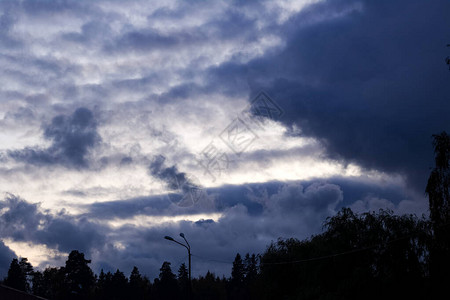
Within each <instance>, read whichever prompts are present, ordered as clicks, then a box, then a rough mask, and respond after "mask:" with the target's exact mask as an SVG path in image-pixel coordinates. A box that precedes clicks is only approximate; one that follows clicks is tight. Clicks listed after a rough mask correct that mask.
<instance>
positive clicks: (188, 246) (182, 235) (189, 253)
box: [164, 233, 191, 285]
mask: <svg viewBox="0 0 450 300" xmlns="http://www.w3.org/2000/svg"><path fill="white" fill-rule="evenodd" d="M180 236H181V237H182V238H183V240H184V241H185V242H186V244H187V245H185V244H183V243H180V242H178V241H177V240H175V239H174V238H173V237H171V236H168V235H166V236H165V237H164V238H165V239H166V240H169V241H172V242H174V243H177V244H178V245H181V246H183V247H185V248H186V249H187V251H188V256H189V285H191V246H190V245H189V243H188V241H187V240H186V237H185V236H184V233H180Z"/></svg>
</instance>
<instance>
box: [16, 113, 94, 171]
mask: <svg viewBox="0 0 450 300" xmlns="http://www.w3.org/2000/svg"><path fill="white" fill-rule="evenodd" d="M44 137H45V138H46V139H48V140H50V141H52V145H51V146H50V147H49V148H47V149H44V150H42V149H38V148H26V149H23V150H16V151H9V155H10V156H11V157H12V158H14V159H16V160H19V161H25V162H27V163H30V164H37V165H54V164H62V165H65V166H67V167H74V168H85V167H88V160H87V155H88V153H89V151H90V150H91V149H92V148H93V147H94V146H95V145H96V144H98V143H99V142H100V140H101V138H100V135H99V134H98V133H97V123H96V120H95V118H94V115H93V113H92V112H91V111H90V110H89V109H87V108H78V109H77V110H76V111H75V112H74V113H73V114H72V115H71V116H69V117H67V116H64V115H60V116H57V117H55V118H53V120H52V122H51V123H50V124H49V125H48V126H47V127H46V128H45V131H44Z"/></svg>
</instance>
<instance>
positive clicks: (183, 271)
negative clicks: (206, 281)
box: [177, 263, 191, 298]
mask: <svg viewBox="0 0 450 300" xmlns="http://www.w3.org/2000/svg"><path fill="white" fill-rule="evenodd" d="M177 280H178V286H179V287H180V293H181V295H183V296H185V297H186V298H189V295H190V291H191V289H190V284H191V283H190V282H189V273H188V269H187V267H186V264H185V263H182V264H181V265H180V268H179V269H178V276H177Z"/></svg>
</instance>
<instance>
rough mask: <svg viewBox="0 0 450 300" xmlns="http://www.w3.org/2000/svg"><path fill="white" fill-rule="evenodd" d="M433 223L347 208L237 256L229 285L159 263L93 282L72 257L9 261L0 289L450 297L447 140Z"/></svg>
mask: <svg viewBox="0 0 450 300" xmlns="http://www.w3.org/2000/svg"><path fill="white" fill-rule="evenodd" d="M433 147H434V152H435V167H434V169H433V170H432V171H431V174H430V177H429V179H428V183H427V187H426V194H427V195H428V198H429V210H430V216H429V217H425V216H422V217H417V216H416V215H412V214H409V215H401V216H400V215H396V214H394V213H393V212H392V211H390V210H379V211H378V212H366V213H362V214H357V213H355V212H353V211H352V210H351V209H349V208H343V209H342V210H341V211H339V212H338V213H337V214H336V215H335V216H332V217H329V218H327V219H326V220H325V222H324V230H323V232H322V233H321V234H318V235H315V236H312V237H311V238H308V239H304V240H298V239H294V238H289V239H279V240H278V241H276V242H272V243H271V244H270V245H269V246H268V247H267V249H266V250H265V251H264V252H263V253H262V254H258V255H256V254H246V255H245V256H244V257H242V256H241V255H240V254H239V253H238V254H237V255H236V257H235V259H234V262H233V265H232V269H231V276H230V277H229V278H226V277H223V276H222V277H218V276H216V275H215V274H213V273H211V272H209V271H208V272H207V273H206V274H205V275H204V276H199V277H198V278H193V279H192V282H189V277H188V270H187V268H186V265H185V264H182V265H181V266H180V268H179V269H178V272H177V274H174V273H173V271H172V269H171V264H170V262H164V263H163V264H162V266H161V269H160V274H159V277H158V278H155V279H154V281H153V282H151V281H150V280H149V279H148V278H147V277H146V276H142V275H141V274H140V272H139V270H138V268H137V267H134V268H133V270H132V272H131V274H130V275H129V277H126V276H125V274H124V273H123V272H121V271H120V270H117V271H116V272H114V273H111V272H107V273H105V272H104V271H103V270H102V271H101V272H100V274H99V275H95V274H94V273H93V272H92V270H91V269H90V267H89V263H90V262H91V261H90V260H87V259H85V257H84V254H83V253H80V252H78V251H76V250H74V251H72V252H71V253H70V254H69V257H68V260H67V261H66V264H65V266H63V267H60V268H47V269H45V270H44V271H42V272H41V271H36V270H33V267H32V265H31V264H30V263H29V262H28V260H27V259H26V258H21V259H13V260H12V262H11V265H10V268H9V271H8V276H7V277H6V278H5V279H4V281H3V284H4V285H7V286H10V287H13V288H16V289H19V290H22V291H27V292H30V293H33V294H35V295H38V296H42V297H44V298H48V299H237V300H239V299H380V298H393V297H398V298H401V299H430V298H431V299H433V298H437V297H438V296H442V295H447V296H448V295H449V291H448V290H447V289H448V288H447V287H448V286H449V283H450V229H449V225H450V194H449V186H450V167H449V162H450V137H449V136H448V135H447V134H446V133H445V132H443V133H441V134H439V135H434V136H433Z"/></svg>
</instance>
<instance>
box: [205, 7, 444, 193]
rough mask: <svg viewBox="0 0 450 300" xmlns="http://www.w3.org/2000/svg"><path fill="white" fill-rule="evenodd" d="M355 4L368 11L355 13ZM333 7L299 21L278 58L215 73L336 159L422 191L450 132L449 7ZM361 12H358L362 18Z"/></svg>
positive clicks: (290, 25)
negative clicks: (273, 103)
mask: <svg viewBox="0 0 450 300" xmlns="http://www.w3.org/2000/svg"><path fill="white" fill-rule="evenodd" d="M358 3H362V5H361V4H358ZM358 3H356V2H354V1H326V2H322V3H319V4H316V5H312V6H310V7H308V8H307V9H305V10H304V11H302V12H300V13H299V14H298V15H296V16H294V17H292V18H291V19H290V20H289V21H288V22H287V23H286V24H285V27H284V29H283V30H282V32H283V34H284V35H285V38H286V40H287V42H286V47H285V48H284V49H283V50H282V51H281V52H279V53H277V54H274V53H269V54H267V55H266V56H265V57H262V58H259V59H255V60H253V61H251V62H249V63H248V64H245V65H242V64H239V63H237V62H228V63H225V64H223V65H222V66H220V67H217V68H212V69H210V71H209V72H210V73H211V76H209V78H211V84H213V82H220V83H221V84H223V85H226V86H228V87H230V89H231V88H232V87H233V86H235V84H236V82H239V81H245V80H247V82H248V83H249V85H250V87H251V88H252V89H253V92H254V93H256V91H258V90H260V89H261V88H262V89H264V90H266V91H267V92H269V94H270V95H271V96H272V97H273V98H274V99H276V100H277V102H278V103H279V104H280V106H281V107H283V108H284V110H285V112H286V114H285V115H284V116H283V118H282V121H283V122H284V123H285V124H286V125H289V126H291V125H293V124H296V125H297V126H299V127H300V128H301V130H302V132H303V134H304V135H307V136H312V137H316V138H318V139H320V140H321V141H323V142H324V144H325V145H326V147H327V150H328V154H329V155H330V156H331V157H333V158H338V159H343V160H344V161H346V162H355V163H358V164H360V165H362V166H363V167H366V168H369V169H370V168H373V169H378V170H382V171H387V172H394V173H402V174H405V175H407V177H408V179H409V183H410V184H411V186H413V188H416V189H418V190H419V191H423V187H424V185H425V182H426V177H427V175H428V167H429V166H431V165H432V148H431V145H430V141H431V135H432V134H435V133H439V132H441V131H442V130H449V125H450V123H449V120H450V119H449V117H448V116H449V115H450V105H448V97H449V95H450V85H449V84H448V83H449V80H450V73H449V72H448V70H447V68H446V66H445V63H444V58H445V57H446V56H447V55H448V52H449V51H448V48H446V47H445V45H446V44H447V43H448V42H449V41H450V35H449V34H448V32H445V30H446V29H447V28H449V26H450V21H449V19H448V16H447V13H446V12H447V11H449V9H450V3H449V2H448V1H434V2H433V3H432V4H431V3H428V2H423V1H375V2H374V1H362V2H358ZM358 8H361V9H358Z"/></svg>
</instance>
